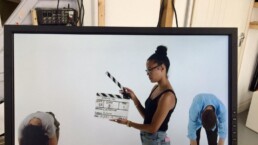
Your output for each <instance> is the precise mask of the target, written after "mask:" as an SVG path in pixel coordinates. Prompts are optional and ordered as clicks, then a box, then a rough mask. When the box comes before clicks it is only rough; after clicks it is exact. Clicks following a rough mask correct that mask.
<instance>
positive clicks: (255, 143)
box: [237, 111, 258, 145]
mask: <svg viewBox="0 0 258 145" xmlns="http://www.w3.org/2000/svg"><path fill="white" fill-rule="evenodd" d="M247 115H248V111H244V112H242V113H239V114H238V117H237V119H238V123H237V124H238V126H237V132H238V145H258V133H256V132H255V131H253V130H251V129H249V128H247V127H246V126H245V123H246V119H247ZM257 115H258V114H257ZM257 123H258V122H257Z"/></svg>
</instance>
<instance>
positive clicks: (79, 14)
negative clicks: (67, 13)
mask: <svg viewBox="0 0 258 145" xmlns="http://www.w3.org/2000/svg"><path fill="white" fill-rule="evenodd" d="M77 4H78V8H79V12H78V19H79V25H80V26H82V22H81V6H80V2H79V0H77Z"/></svg>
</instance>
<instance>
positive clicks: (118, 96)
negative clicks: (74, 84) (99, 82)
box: [97, 93, 123, 99]
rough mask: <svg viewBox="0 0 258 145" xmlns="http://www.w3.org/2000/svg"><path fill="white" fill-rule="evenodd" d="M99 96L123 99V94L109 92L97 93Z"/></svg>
mask: <svg viewBox="0 0 258 145" xmlns="http://www.w3.org/2000/svg"><path fill="white" fill-rule="evenodd" d="M97 96H99V97H110V98H114V99H116V98H117V99H123V96H121V95H116V94H107V93H97Z"/></svg>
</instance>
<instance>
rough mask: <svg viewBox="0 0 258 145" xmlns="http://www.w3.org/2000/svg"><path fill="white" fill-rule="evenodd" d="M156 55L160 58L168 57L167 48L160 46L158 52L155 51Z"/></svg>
mask: <svg viewBox="0 0 258 145" xmlns="http://www.w3.org/2000/svg"><path fill="white" fill-rule="evenodd" d="M155 53H156V54H157V55H159V56H167V47H166V46H163V45H160V46H158V47H157V50H156V51H155Z"/></svg>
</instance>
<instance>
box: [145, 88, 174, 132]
mask: <svg viewBox="0 0 258 145" xmlns="http://www.w3.org/2000/svg"><path fill="white" fill-rule="evenodd" d="M155 89H156V88H155ZM155 89H154V90H155ZM154 90H153V91H152V92H151V94H152V93H153V92H154ZM166 92H172V93H173V94H174V95H175V97H176V94H175V92H174V91H173V90H171V89H167V90H165V91H163V92H161V93H160V94H159V95H158V96H157V97H156V98H154V99H153V100H152V99H151V98H150V96H151V94H150V96H149V97H148V99H147V100H146V101H145V110H144V113H145V118H144V124H150V123H151V121H152V118H153V115H154V113H155V112H156V110H157V107H158V102H159V99H160V97H161V96H162V95H163V94H164V93H166ZM175 101H176V102H175V106H174V108H172V109H171V110H170V111H169V112H168V114H167V116H166V118H165V120H164V121H163V123H162V124H161V126H160V128H159V130H158V131H167V129H168V122H169V119H170V116H171V114H172V113H173V111H174V109H175V107H176V103H177V98H175Z"/></svg>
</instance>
